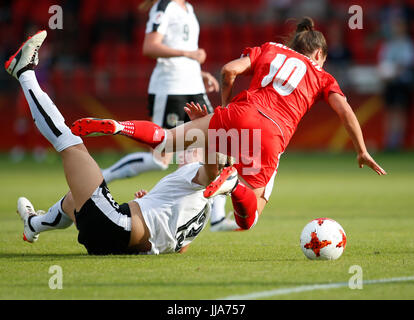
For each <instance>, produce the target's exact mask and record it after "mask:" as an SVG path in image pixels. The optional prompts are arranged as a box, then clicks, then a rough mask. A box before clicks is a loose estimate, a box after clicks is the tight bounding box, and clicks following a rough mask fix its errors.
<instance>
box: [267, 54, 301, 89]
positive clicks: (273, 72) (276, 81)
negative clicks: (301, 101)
mask: <svg viewBox="0 0 414 320" xmlns="http://www.w3.org/2000/svg"><path fill="white" fill-rule="evenodd" d="M285 60H286V56H285V55H284V54H278V55H277V56H276V58H275V59H274V60H273V61H272V63H271V64H270V72H269V74H268V75H267V76H266V77H264V78H263V80H262V87H263V88H264V87H266V86H267V85H268V84H269V83H271V82H272V81H273V88H274V89H275V90H276V91H277V92H278V93H279V94H280V95H281V96H288V95H290V94H291V93H292V92H293V90H295V89H296V87H297V86H298V84H299V82H300V81H301V80H302V79H303V77H304V76H305V74H306V65H305V63H303V61H301V60H299V59H297V58H289V59H287V60H286V62H285Z"/></svg>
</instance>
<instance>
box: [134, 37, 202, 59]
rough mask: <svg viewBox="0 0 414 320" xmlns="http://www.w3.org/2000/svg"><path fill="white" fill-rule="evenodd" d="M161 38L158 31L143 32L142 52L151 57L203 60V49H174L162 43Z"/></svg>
mask: <svg viewBox="0 0 414 320" xmlns="http://www.w3.org/2000/svg"><path fill="white" fill-rule="evenodd" d="M163 38H164V35H163V34H162V33H160V32H150V33H147V34H145V38H144V44H143V48H142V54H143V55H144V56H146V57H149V58H153V59H157V58H173V57H187V58H190V59H193V60H196V61H198V62H199V63H200V64H203V63H204V62H205V60H206V57H207V54H206V52H205V51H204V49H198V50H196V51H185V50H178V49H174V48H171V47H169V46H166V45H165V44H163V43H162V40H163Z"/></svg>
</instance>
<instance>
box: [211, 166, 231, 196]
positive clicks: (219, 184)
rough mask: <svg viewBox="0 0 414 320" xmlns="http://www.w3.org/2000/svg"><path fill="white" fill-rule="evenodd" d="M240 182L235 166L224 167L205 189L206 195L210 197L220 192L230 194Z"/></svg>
mask: <svg viewBox="0 0 414 320" xmlns="http://www.w3.org/2000/svg"><path fill="white" fill-rule="evenodd" d="M238 183H239V179H238V177H237V170H236V168H235V167H226V168H224V169H223V170H222V171H221V173H220V175H219V176H218V177H217V178H216V180H214V181H213V182H212V183H210V184H209V185H208V186H207V188H206V190H205V191H204V197H205V198H207V199H209V198H212V197H215V196H218V195H220V194H225V195H227V194H230V193H231V192H232V191H233V190H234V188H235V187H236V186H237V184H238Z"/></svg>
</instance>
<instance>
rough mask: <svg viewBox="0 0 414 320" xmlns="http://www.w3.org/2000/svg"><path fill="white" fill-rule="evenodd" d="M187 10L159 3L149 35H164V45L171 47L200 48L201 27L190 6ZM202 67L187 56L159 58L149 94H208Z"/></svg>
mask: <svg viewBox="0 0 414 320" xmlns="http://www.w3.org/2000/svg"><path fill="white" fill-rule="evenodd" d="M186 7H187V11H186V10H184V8H182V7H180V6H179V5H178V4H177V3H176V2H174V1H171V0H159V1H158V2H156V3H155V5H154V6H153V7H152V8H151V10H150V12H149V21H148V23H147V28H146V31H145V32H146V33H151V32H159V33H161V34H163V35H164V38H163V41H162V42H163V44H165V45H166V46H168V47H170V48H174V49H178V50H185V51H195V50H197V49H198V37H199V34H200V25H199V24H198V20H197V17H196V16H195V14H194V10H193V7H192V5H191V4H189V3H188V2H186ZM205 92H206V90H205V87H204V83H203V79H202V76H201V67H200V64H199V63H198V62H197V61H196V60H193V59H189V58H186V57H174V58H158V59H157V65H156V66H155V69H154V71H153V72H152V75H151V80H150V84H149V88H148V93H149V94H167V95H190V94H202V93H205Z"/></svg>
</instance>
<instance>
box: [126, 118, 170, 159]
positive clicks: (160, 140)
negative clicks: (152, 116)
mask: <svg viewBox="0 0 414 320" xmlns="http://www.w3.org/2000/svg"><path fill="white" fill-rule="evenodd" d="M121 124H122V125H123V126H124V127H125V128H124V130H122V132H121V133H120V134H122V135H124V136H127V137H130V138H131V139H134V140H135V141H138V142H140V143H144V144H146V145H147V146H150V147H151V148H153V149H155V150H157V151H159V152H161V151H163V150H164V148H165V144H166V140H167V134H166V132H165V130H164V129H163V128H161V127H160V126H158V125H156V124H155V123H153V122H150V121H136V120H131V121H124V122H121Z"/></svg>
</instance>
